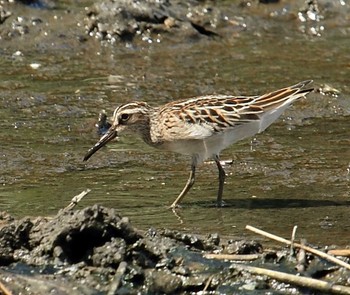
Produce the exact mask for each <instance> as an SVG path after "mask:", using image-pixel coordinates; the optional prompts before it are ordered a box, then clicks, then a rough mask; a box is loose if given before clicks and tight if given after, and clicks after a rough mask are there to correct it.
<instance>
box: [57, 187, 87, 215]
mask: <svg viewBox="0 0 350 295" xmlns="http://www.w3.org/2000/svg"><path fill="white" fill-rule="evenodd" d="M89 192H91V189H86V190H85V191H82V192H81V193H80V194H79V195H76V196H74V197H73V198H72V200H71V201H70V203H69V205H68V206H67V207H66V208H64V209H63V211H68V210H72V209H73V208H74V207H75V206H76V205H78V203H79V202H80V201H81V200H82V198H84V197H85V196H86V195H87V194H88V193H89Z"/></svg>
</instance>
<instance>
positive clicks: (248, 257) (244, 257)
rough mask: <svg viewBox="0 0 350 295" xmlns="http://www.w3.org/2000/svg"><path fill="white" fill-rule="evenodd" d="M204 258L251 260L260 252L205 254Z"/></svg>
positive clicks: (256, 257) (258, 255) (257, 256)
mask: <svg viewBox="0 0 350 295" xmlns="http://www.w3.org/2000/svg"><path fill="white" fill-rule="evenodd" d="M203 257H204V258H208V259H220V260H239V261H251V260H256V259H259V258H260V257H261V255H260V254H245V255H240V254H205V255H203Z"/></svg>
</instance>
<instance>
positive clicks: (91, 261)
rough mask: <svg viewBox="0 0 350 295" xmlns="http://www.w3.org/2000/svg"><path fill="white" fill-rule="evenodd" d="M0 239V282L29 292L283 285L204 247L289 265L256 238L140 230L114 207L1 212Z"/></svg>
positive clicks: (229, 289)
mask: <svg viewBox="0 0 350 295" xmlns="http://www.w3.org/2000/svg"><path fill="white" fill-rule="evenodd" d="M0 246H1V247H0V264H1V270H0V273H1V281H2V282H3V283H4V282H6V285H7V288H9V290H11V292H13V293H18V292H20V290H23V289H24V288H26V289H30V290H35V291H33V293H28V294H47V293H48V292H54V291H55V292H60V294H97V293H98V292H102V294H134V293H137V292H142V293H148V294H174V293H184V292H198V291H202V290H204V289H205V290H211V291H214V290H215V291H216V292H218V294H221V293H227V292H229V293H232V292H236V291H239V290H241V289H242V288H243V289H247V288H249V289H253V290H256V289H266V290H268V289H281V288H282V287H281V286H284V285H283V284H277V283H276V281H274V280H270V279H268V277H264V278H262V277H261V276H254V275H252V274H249V273H247V272H244V271H242V270H239V269H237V267H235V264H232V263H231V262H229V261H228V260H214V259H209V258H208V257H206V255H207V254H208V253H226V254H232V253H234V254H255V255H257V256H256V258H254V259H255V260H256V261H258V262H255V264H258V263H260V264H265V265H270V266H273V265H274V268H276V266H277V265H281V264H283V263H284V264H285V265H288V267H289V268H291V269H292V271H293V272H295V270H294V265H292V264H291V263H290V260H288V259H285V258H286V257H287V254H286V253H287V251H284V250H283V251H278V252H275V251H271V250H269V251H266V250H265V251H264V249H263V247H262V245H261V244H260V243H258V242H256V241H247V240H239V241H235V240H225V241H224V242H223V241H220V237H219V235H218V234H211V235H209V236H207V237H200V236H196V235H193V234H187V233H180V232H178V231H172V230H167V229H163V230H155V229H152V228H151V229H149V230H148V231H147V232H141V231H139V230H137V229H135V228H134V227H133V226H132V225H131V223H130V221H129V219H128V218H126V217H122V216H120V215H119V214H118V213H117V212H116V210H114V209H111V208H105V207H101V206H98V205H94V206H92V207H87V208H85V209H82V210H76V211H67V210H62V211H61V212H59V213H58V214H57V215H56V216H54V217H52V218H44V217H38V218H35V219H31V218H24V219H21V220H15V219H14V218H12V217H11V216H9V215H7V214H5V213H2V214H1V215H0ZM306 257H307V259H308V261H312V265H314V266H312V267H309V268H308V269H307V272H308V273H309V274H312V273H313V274H315V273H316V271H313V270H316V269H317V273H320V269H321V270H322V272H323V273H327V274H329V273H332V274H333V275H334V276H336V277H337V278H338V279H337V280H340V281H341V280H342V279H344V277H343V276H344V275H346V274H344V272H343V273H341V272H339V271H338V270H339V268H337V267H334V266H332V267H329V265H328V266H327V267H325V265H324V264H323V262H321V261H320V260H318V259H315V258H314V257H311V256H310V255H309V256H306ZM310 265H311V264H310ZM320 266H322V267H321V268H320ZM337 271H338V274H337V275H335V274H336V272H337ZM305 273H306V272H305ZM283 288H285V289H288V292H289V291H291V290H290V289H295V288H292V287H290V286H289V287H288V288H287V287H286V286H284V287H283ZM98 294H101V293H98Z"/></svg>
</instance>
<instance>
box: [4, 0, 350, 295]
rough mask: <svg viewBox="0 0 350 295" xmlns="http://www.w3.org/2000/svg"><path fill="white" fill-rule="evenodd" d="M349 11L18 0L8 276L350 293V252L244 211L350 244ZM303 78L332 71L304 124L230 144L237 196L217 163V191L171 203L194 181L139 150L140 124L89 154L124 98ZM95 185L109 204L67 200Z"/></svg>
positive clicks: (71, 282) (298, 118)
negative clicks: (308, 243) (218, 201)
mask: <svg viewBox="0 0 350 295" xmlns="http://www.w3.org/2000/svg"><path fill="white" fill-rule="evenodd" d="M349 15H350V7H349V4H347V3H345V1H235V2H234V3H233V4H232V3H229V2H227V1H223V2H212V1H189V2H186V3H185V2H183V1H151V0H149V1H140V2H137V4H136V2H135V1H97V2H95V3H91V1H78V2H71V1H64V2H57V1H49V0H37V1H3V2H1V3H0V57H1V58H2V59H1V64H0V66H1V67H2V71H1V73H0V77H1V80H0V90H1V95H0V115H1V117H2V118H4V120H3V121H4V122H3V126H2V128H1V130H0V139H1V141H2V151H1V159H0V168H1V171H2V173H1V174H0V181H1V184H2V186H1V191H0V199H1V203H2V207H1V209H0V210H1V211H3V210H4V209H6V210H7V211H9V213H5V212H2V213H1V214H0V282H1V285H0V294H6V295H8V294H19V293H22V294H48V293H58V294H181V293H185V294H186V293H187V294H194V293H200V294H204V293H205V292H207V293H211V294H214V293H215V294H247V293H249V294H266V293H269V294H305V293H307V294H322V293H324V294H329V293H332V292H333V293H336V291H334V290H333V289H331V288H332V286H336V287H337V286H343V287H344V288H345V289H341V288H339V289H338V293H340V294H349V293H350V292H348V289H346V288H349V287H350V282H349V276H350V274H349V270H347V269H345V268H344V267H340V266H338V265H336V264H334V263H331V262H328V261H326V260H324V259H320V258H319V257H318V256H315V255H313V254H310V253H308V252H306V253H304V252H303V251H301V250H299V249H297V248H294V250H293V251H292V252H291V251H290V249H289V248H283V247H278V246H276V244H273V245H272V243H266V241H264V240H262V239H261V238H257V239H256V240H254V239H246V238H243V237H244V236H245V233H244V231H243V229H242V224H243V226H244V225H246V224H247V220H248V221H251V222H253V223H255V224H262V223H264V224H266V225H265V227H269V228H273V229H274V230H275V229H277V231H278V232H279V233H281V235H284V236H286V235H289V232H288V233H286V228H287V230H289V229H290V228H291V227H292V226H293V225H294V224H297V223H298V224H301V227H302V228H303V230H304V233H305V232H307V233H308V234H309V235H312V241H314V242H315V243H317V244H318V248H320V249H321V250H323V251H325V252H327V251H328V250H332V249H333V248H337V247H336V246H332V244H333V243H334V244H341V245H342V246H344V248H346V245H349V238H348V236H349V218H348V216H349V214H348V208H349V201H348V197H349V191H350V186H349V180H350V177H349V175H350V174H349V171H350V170H349V169H350V154H349V126H348V125H349V116H350V103H349V93H350V88H349V84H348V72H349V64H350V63H349V60H350V57H349V51H348V48H349V46H348V43H347V41H346V40H347V39H348V35H349V34H350V29H349ZM63 24H64V25H63ZM334 32H335V33H334ZM344 40H345V41H344ZM264 42H266V43H264ZM331 42H333V43H331ZM266 44H270V46H267V45H266ZM325 44H330V46H329V47H327V49H324V45H325ZM295 52H297V53H298V55H293V54H294V53H295ZM213 53H216V54H213ZM304 55H305V56H304ZM221 58H222V59H221ZM291 60H293V62H291ZM242 64H244V66H243V65H242ZM248 68H249V69H250V70H247V69H248ZM227 77H229V78H227ZM297 79H298V80H299V79H300V80H302V79H315V80H316V81H315V93H313V94H312V95H310V97H309V98H308V99H307V101H303V102H301V103H300V104H299V106H298V107H296V108H295V109H293V110H292V111H291V113H289V115H287V116H285V117H284V119H283V120H284V122H283V124H284V125H287V127H280V128H278V126H277V128H276V129H275V130H276V133H275V134H274V133H273V132H272V133H270V134H272V135H267V136H266V137H260V139H254V140H253V141H252V143H251V144H242V145H241V146H240V148H241V150H235V154H234V155H235V156H234V157H232V155H231V154H229V153H227V154H226V155H225V156H226V158H228V160H227V161H226V162H227V163H228V164H227V165H226V167H225V169H226V172H227V174H228V175H230V176H232V175H234V176H235V178H234V180H232V179H233V177H232V178H230V177H227V181H228V184H227V185H226V187H229V185H230V184H231V187H233V189H232V191H233V190H234V193H232V194H230V195H229V193H227V195H226V199H227V200H228V201H227V204H228V206H227V207H226V208H223V210H220V211H219V210H216V208H214V206H212V202H211V197H212V196H210V194H211V191H210V190H211V189H212V187H213V186H214V181H213V182H210V183H208V182H207V181H208V180H209V181H210V180H211V178H212V171H211V170H210V169H211V168H208V167H209V165H204V167H203V168H201V169H202V171H203V170H204V171H203V174H204V177H203V178H205V181H204V180H203V181H202V182H200V181H201V180H199V185H198V187H199V189H198V190H197V191H196V188H195V190H194V195H195V194H197V195H199V194H200V197H201V198H202V199H201V200H200V201H189V202H188V203H185V204H184V208H183V210H182V211H180V213H179V215H180V216H177V215H175V216H174V215H172V213H171V212H169V210H167V209H164V208H163V207H165V206H166V205H167V204H168V203H169V202H170V201H171V198H173V197H174V196H175V195H176V194H177V193H178V192H177V191H178V190H179V189H181V186H182V184H179V183H177V179H179V178H180V177H184V176H183V173H184V171H183V170H184V166H181V165H180V164H179V163H178V162H179V159H180V160H183V159H182V158H177V156H165V155H163V154H161V155H159V154H155V152H154V153H153V154H152V152H151V151H148V150H147V151H146V153H145V152H143V151H142V152H139V151H138V150H142V149H143V146H142V145H141V144H140V143H138V142H136V141H133V140H130V139H126V141H125V142H121V143H120V145H119V146H118V147H117V148H115V149H114V150H113V149H112V151H113V156H112V153H111V151H110V150H105V151H104V153H101V154H100V158H99V159H97V160H96V161H95V162H92V163H89V166H87V167H85V166H83V164H82V158H83V155H84V153H85V152H86V150H87V148H88V147H89V146H91V144H92V143H94V142H95V141H96V138H98V136H99V135H97V134H96V128H95V124H97V127H98V128H99V131H100V133H103V132H104V131H105V130H106V129H107V128H108V123H107V124H106V117H105V116H106V114H107V116H110V114H111V113H112V112H113V107H114V106H115V105H116V104H118V103H121V102H125V101H127V100H130V99H136V100H140V99H149V100H153V101H151V102H152V103H157V104H159V103H165V102H168V101H170V100H171V99H174V98H183V97H190V96H194V95H201V94H212V93H222V94H225V93H234V94H237V95H240V94H242V93H241V90H238V89H242V91H244V94H247V93H248V94H254V95H255V94H256V92H257V91H258V90H257V89H259V92H260V90H264V91H266V90H272V89H270V88H271V87H270V86H272V85H268V86H266V84H269V83H271V84H278V83H286V84H285V85H279V86H287V85H291V84H292V83H290V81H291V80H293V83H296V82H298V80H297ZM287 82H288V84H287ZM232 85H239V86H232ZM106 107H108V108H109V109H108V110H107V112H106V113H102V116H101V117H100V118H99V119H98V118H97V115H98V113H99V112H100V111H101V110H102V109H104V108H106ZM293 129H298V130H297V132H295V133H290V132H289V131H290V130H293ZM274 135H276V137H273V136H274ZM277 138H278V139H277ZM264 146H265V147H264ZM127 147H131V148H127ZM115 150H117V153H116V152H115ZM149 154H150V155H149ZM236 157H237V158H238V160H237V159H236ZM226 158H225V159H226ZM232 158H234V160H231V159H232ZM243 159H244V160H243ZM169 163H170V164H171V165H172V167H174V168H171V169H173V170H170V168H169V166H170V165H169ZM230 163H231V164H230ZM232 163H233V164H232ZM139 167H142V168H139ZM128 168H129V169H128ZM166 169H168V170H166ZM160 171H167V173H168V174H171V175H170V176H168V175H164V174H161V173H160ZM177 171H180V172H181V174H180V173H178V172H177ZM209 175H210V176H209ZM186 176H187V174H186ZM133 177H134V178H133ZM170 178H171V179H176V181H175V182H170V180H169V179H170ZM257 179H263V181H262V183H261V184H260V183H258V182H257ZM179 182H180V181H179ZM257 183H258V184H257ZM86 187H92V188H93V191H94V193H95V192H96V196H97V197H95V199H94V198H93V197H92V198H91V200H90V201H88V202H89V205H90V204H95V203H103V204H105V205H106V206H99V205H91V206H87V207H86V208H84V209H81V210H74V211H67V210H62V211H60V212H59V213H58V214H56V212H57V209H58V208H62V207H63V206H62V204H65V203H66V202H67V200H68V199H69V198H70V197H71V195H73V192H74V193H75V192H76V191H77V190H80V189H85V188H86ZM215 189H216V188H215ZM212 190H214V189H212ZM227 190H228V189H227ZM198 191H200V193H199V192H198ZM228 191H229V190H228ZM38 196H39V197H38ZM237 196H239V197H237ZM87 199H88V198H87ZM226 199H225V200H226ZM161 206H162V207H161ZM112 207H114V208H120V211H122V210H123V213H119V211H117V210H115V209H111V208H112ZM12 212H14V213H13V214H12ZM126 213H127V214H126ZM28 214H32V215H34V216H36V217H24V218H22V217H23V216H27V215H28ZM12 215H14V216H15V217H13V216H12ZM42 215H44V216H45V217H44V216H42ZM49 215H51V216H49ZM124 215H125V216H124ZM46 216H48V217H46ZM126 216H128V217H126ZM232 216H234V217H232ZM129 218H130V219H131V220H132V221H133V222H134V223H136V224H137V226H135V227H134V226H133V224H132V223H131V222H130V220H129ZM269 218H271V219H269ZM179 220H180V221H179ZM138 228H140V229H138ZM165 228H169V229H165ZM198 232H200V233H203V234H198ZM217 232H220V233H217ZM319 241H321V243H319ZM322 242H327V243H328V244H327V245H324V246H320V244H321V245H322ZM209 254H210V255H211V254H225V255H226V254H229V255H232V254H236V255H243V256H244V255H247V256H245V257H246V259H249V261H248V262H242V261H239V262H238V260H234V259H228V258H227V259H213V258H208V257H209V256H208V255H209ZM249 255H252V256H249ZM247 257H250V258H247ZM340 259H342V260H343V261H347V262H349V258H346V257H345V258H344V257H342V258H340ZM240 265H241V267H240ZM244 265H246V266H257V267H261V268H264V269H271V270H279V271H283V272H285V273H289V274H297V275H299V276H300V277H305V278H314V279H317V280H323V281H325V282H328V283H329V286H328V287H327V288H328V289H327V288H326V289H317V288H315V287H310V285H309V286H308V287H305V285H300V284H298V283H291V281H288V280H283V279H280V280H276V279H273V278H272V277H271V276H269V275H266V274H265V275H258V274H253V273H252V272H250V271H248V270H247V269H244V268H242V267H243V266H244ZM339 290H340V291H339ZM346 292H348V293H346Z"/></svg>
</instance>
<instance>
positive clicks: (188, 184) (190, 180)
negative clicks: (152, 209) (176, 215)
mask: <svg viewBox="0 0 350 295" xmlns="http://www.w3.org/2000/svg"><path fill="white" fill-rule="evenodd" d="M195 173H196V161H195V160H193V161H192V165H191V173H190V177H189V178H188V180H187V182H186V185H185V187H184V188H183V190H182V192H181V193H180V194H179V196H178V197H177V198H176V200H175V201H174V202H173V203H172V204H171V206H170V208H173V209H174V208H176V207H177V206H178V203H180V202H181V200H182V199H183V197H184V196H185V195H186V194H187V192H188V191H189V190H190V189H191V187H192V186H193V184H194V181H195Z"/></svg>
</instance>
